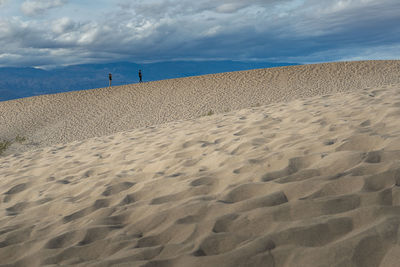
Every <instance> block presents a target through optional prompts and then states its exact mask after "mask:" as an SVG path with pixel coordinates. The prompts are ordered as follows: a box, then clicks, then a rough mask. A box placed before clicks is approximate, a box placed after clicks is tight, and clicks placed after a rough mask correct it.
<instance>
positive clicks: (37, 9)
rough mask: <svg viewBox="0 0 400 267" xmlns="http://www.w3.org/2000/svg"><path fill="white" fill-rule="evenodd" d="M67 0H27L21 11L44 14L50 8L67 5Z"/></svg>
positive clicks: (29, 13)
mask: <svg viewBox="0 0 400 267" xmlns="http://www.w3.org/2000/svg"><path fill="white" fill-rule="evenodd" d="M66 2H67V0H26V1H24V2H23V3H22V5H21V11H22V12H23V13H24V14H25V15H28V16H34V15H38V14H43V13H44V12H46V11H47V10H49V9H52V8H56V7H61V6H63V5H65V4H66Z"/></svg>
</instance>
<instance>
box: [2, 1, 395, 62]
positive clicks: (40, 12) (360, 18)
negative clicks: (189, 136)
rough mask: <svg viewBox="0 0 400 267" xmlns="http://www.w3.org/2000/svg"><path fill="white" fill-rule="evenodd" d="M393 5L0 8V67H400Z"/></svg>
mask: <svg viewBox="0 0 400 267" xmlns="http://www.w3.org/2000/svg"><path fill="white" fill-rule="evenodd" d="M399 25H400V0H246V1H245V0H196V1H194V0H140V1H139V0H96V1H89V0H0V67H4V66H15V67H39V68H52V67H57V66H65V65H72V64H83V63H109V62H118V61H129V62H136V63H146V62H157V61H175V60H246V61H250V60H254V61H268V62H293V63H318V62H331V61H348V60H368V59H400V26H399Z"/></svg>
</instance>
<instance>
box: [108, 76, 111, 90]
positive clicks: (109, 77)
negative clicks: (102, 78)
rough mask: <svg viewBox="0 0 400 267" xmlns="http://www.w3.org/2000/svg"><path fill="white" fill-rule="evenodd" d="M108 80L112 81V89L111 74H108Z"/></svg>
mask: <svg viewBox="0 0 400 267" xmlns="http://www.w3.org/2000/svg"><path fill="white" fill-rule="evenodd" d="M108 80H109V81H110V87H111V81H112V74H111V73H109V74H108Z"/></svg>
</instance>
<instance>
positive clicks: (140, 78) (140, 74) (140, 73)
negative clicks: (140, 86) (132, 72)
mask: <svg viewBox="0 0 400 267" xmlns="http://www.w3.org/2000/svg"><path fill="white" fill-rule="evenodd" d="M139 82H140V83H141V82H142V70H139Z"/></svg>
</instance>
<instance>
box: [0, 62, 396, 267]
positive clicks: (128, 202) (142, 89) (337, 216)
mask: <svg viewBox="0 0 400 267" xmlns="http://www.w3.org/2000/svg"><path fill="white" fill-rule="evenodd" d="M399 92H400V61H399V60H395V61H358V62H337V63H325V64H313V65H301V66H290V67H279V68H271V69H259V70H250V71H240V72H231V73H221V74H212V75H205V76H198V77H189V78H181V79H171V80H164V81H158V82H149V83H142V84H131V85H125V86H117V87H110V88H100V89H94V90H85V91H78V92H68V93H61V94H54V95H43V96H36V97H30V98H23V99H17V100H12V101H5V102H0V140H3V142H7V144H8V145H7V146H6V147H5V149H4V151H2V155H1V156H0V195H1V198H0V214H1V216H0V266H143V267H144V266H146V267H150V266H162V267H164V266H165V267H169V266H219V267H223V266H271V267H276V266H287V267H289V266H321V267H322V266H337V267H339V266H360V267H361V266H362V267H364V266H371V267H372V266H382V267H383V266H398V265H399V262H400V231H399V229H400V228H399V227H400V123H399V119H398V118H399V117H398V116H400V93H399Z"/></svg>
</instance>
